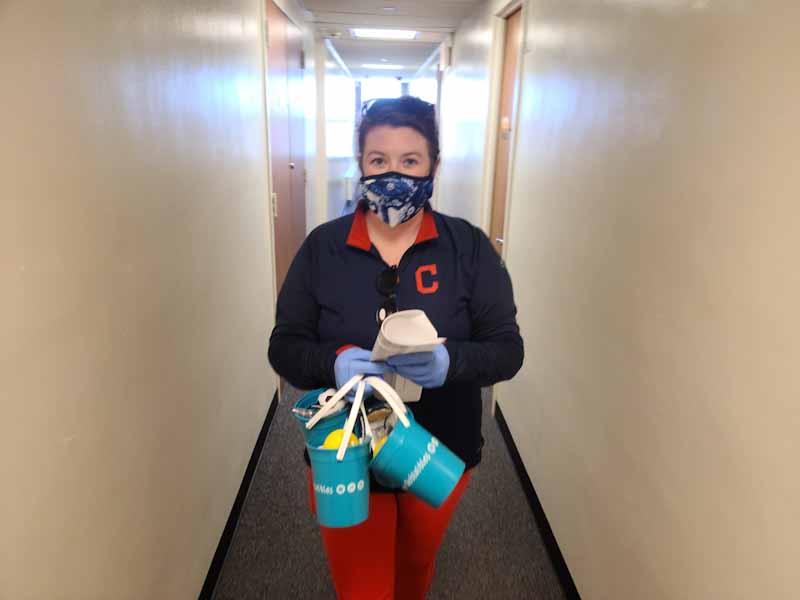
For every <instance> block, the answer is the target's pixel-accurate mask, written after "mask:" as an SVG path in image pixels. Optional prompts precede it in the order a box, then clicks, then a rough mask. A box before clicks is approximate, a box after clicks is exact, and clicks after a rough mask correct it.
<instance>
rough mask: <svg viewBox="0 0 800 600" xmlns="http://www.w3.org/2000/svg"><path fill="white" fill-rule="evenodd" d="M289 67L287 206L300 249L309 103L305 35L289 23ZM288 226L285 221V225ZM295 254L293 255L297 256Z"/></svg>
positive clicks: (297, 245)
mask: <svg viewBox="0 0 800 600" xmlns="http://www.w3.org/2000/svg"><path fill="white" fill-rule="evenodd" d="M286 33H287V35H286V42H287V43H286V49H287V52H286V66H287V74H286V75H287V84H288V98H289V147H290V150H289V175H290V179H291V181H290V183H291V194H290V199H289V202H287V204H288V205H289V211H290V214H291V224H289V227H290V229H291V232H292V233H291V235H292V241H291V244H292V247H293V248H295V250H294V252H296V251H297V248H300V244H302V243H303V239H304V238H305V234H306V175H305V173H306V169H305V133H306V128H305V120H306V101H305V94H304V90H303V86H304V82H303V77H304V73H303V71H304V69H305V64H304V63H305V56H304V54H303V34H302V33H301V31H300V29H298V28H297V27H296V26H295V25H294V24H293V23H290V22H288V20H287V29H286ZM285 224H286V222H285ZM294 252H293V253H292V256H294Z"/></svg>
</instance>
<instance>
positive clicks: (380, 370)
mask: <svg viewBox="0 0 800 600" xmlns="http://www.w3.org/2000/svg"><path fill="white" fill-rule="evenodd" d="M371 355H372V353H371V352H370V351H369V350H364V349H363V348H349V349H347V350H345V351H344V352H342V353H341V354H340V355H339V356H337V357H336V362H335V363H333V372H334V374H335V375H336V387H337V388H340V387H342V386H343V385H344V384H345V383H347V382H348V381H349V380H350V379H351V378H352V377H353V375H364V376H365V377H366V376H369V375H376V376H378V377H383V374H384V373H388V372H390V371H391V369H390V368H389V367H388V366H387V365H386V363H384V362H373V361H372V360H370V356H371ZM356 387H358V386H353V389H351V390H350V391H349V392H348V394H347V399H348V400H353V398H355V396H356ZM370 394H372V386H371V385H369V384H367V385H366V387H365V388H364V396H365V397H366V396H369V395H370Z"/></svg>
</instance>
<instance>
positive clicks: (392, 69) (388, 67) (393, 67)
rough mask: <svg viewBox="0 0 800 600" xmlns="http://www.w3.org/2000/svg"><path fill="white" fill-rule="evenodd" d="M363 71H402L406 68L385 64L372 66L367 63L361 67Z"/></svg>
mask: <svg viewBox="0 0 800 600" xmlns="http://www.w3.org/2000/svg"><path fill="white" fill-rule="evenodd" d="M361 68H362V69H384V70H386V71H401V70H402V69H404V68H405V67H404V66H403V65H385V64H372V63H367V64H363V65H361Z"/></svg>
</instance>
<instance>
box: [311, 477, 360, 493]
mask: <svg viewBox="0 0 800 600" xmlns="http://www.w3.org/2000/svg"><path fill="white" fill-rule="evenodd" d="M365 485H366V484H365V483H364V480H363V479H359V480H358V482H355V481H351V482H350V483H347V484H345V483H340V484H338V485H337V486H336V490H335V493H336V494H338V495H339V496H342V495H344V494H345V493H348V494H354V493H355V492H356V490H358V491H359V492H360V491H362V490H363V489H364V486H365ZM314 491H315V492H317V493H318V494H322V495H323V496H333V494H334V488H333V486H330V485H324V484H322V483H315V484H314Z"/></svg>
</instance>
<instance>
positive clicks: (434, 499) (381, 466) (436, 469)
mask: <svg viewBox="0 0 800 600" xmlns="http://www.w3.org/2000/svg"><path fill="white" fill-rule="evenodd" d="M406 416H407V417H408V420H409V425H408V427H406V426H405V425H403V423H402V422H401V421H400V420H398V421H397V424H396V425H395V427H394V429H393V430H392V432H391V433H390V434H389V435H388V437H387V438H386V442H384V444H383V447H382V448H381V449H380V451H379V452H378V454H377V455H375V457H374V458H373V459H372V462H371V463H370V465H369V466H370V469H372V472H373V474H374V475H375V479H376V480H377V481H378V482H380V483H381V484H382V485H386V486H388V487H393V488H400V489H402V490H405V491H408V492H411V493H412V494H414V495H415V496H417V497H418V498H420V499H421V500H422V501H423V502H425V503H427V504H429V505H431V506H432V507H433V508H438V507H439V506H441V504H442V502H444V501H445V500H446V499H447V497H448V496H449V495H450V493H451V492H452V491H453V489H455V487H456V485H457V484H458V481H459V479H461V475H462V474H463V473H464V468H465V465H464V461H462V460H461V459H460V458H458V456H456V455H455V454H453V452H452V451H451V450H450V449H449V448H448V447H447V446H445V445H444V444H442V443H441V442H440V441H439V439H438V438H436V437H435V436H434V435H432V434H431V433H430V432H429V431H428V430H427V429H425V428H424V427H423V426H422V425H420V424H419V423H417V422H416V421H415V420H414V418H413V417H412V415H411V411H410V410H407V411H406Z"/></svg>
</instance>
